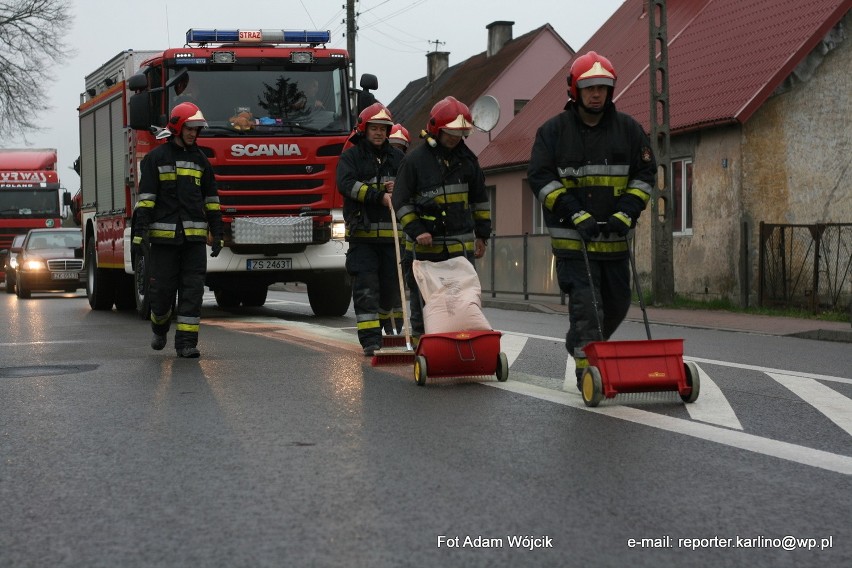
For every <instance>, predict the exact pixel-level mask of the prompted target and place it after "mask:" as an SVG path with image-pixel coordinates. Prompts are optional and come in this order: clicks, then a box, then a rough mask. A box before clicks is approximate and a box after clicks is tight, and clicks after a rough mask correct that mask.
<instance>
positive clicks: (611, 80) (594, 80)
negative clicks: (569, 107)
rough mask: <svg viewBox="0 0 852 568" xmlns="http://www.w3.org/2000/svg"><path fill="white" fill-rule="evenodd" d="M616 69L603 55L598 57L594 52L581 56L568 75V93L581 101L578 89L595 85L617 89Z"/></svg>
mask: <svg viewBox="0 0 852 568" xmlns="http://www.w3.org/2000/svg"><path fill="white" fill-rule="evenodd" d="M616 78H617V77H616V74H615V68H614V67H613V66H612V63H610V62H609V59H607V58H606V57H604V56H603V55H598V54H597V53H595V52H594V51H590V52H589V53H587V54H585V55H581V56H580V57H578V58H577V59H575V60H574V63H572V64H571V71H570V72H569V73H568V92H569V94H570V95H571V98H572V99H574V100H575V101H576V100H579V99H578V97H579V95H578V94H577V89H584V88H586V87H591V86H593V85H606V86H607V87H611V88H612V89H613V90H614V89H615V79H616Z"/></svg>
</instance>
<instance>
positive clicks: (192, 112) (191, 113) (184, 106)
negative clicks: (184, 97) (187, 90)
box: [169, 103, 207, 136]
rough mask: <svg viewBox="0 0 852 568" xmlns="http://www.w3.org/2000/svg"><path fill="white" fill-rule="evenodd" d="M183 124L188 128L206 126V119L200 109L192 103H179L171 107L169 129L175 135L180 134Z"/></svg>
mask: <svg viewBox="0 0 852 568" xmlns="http://www.w3.org/2000/svg"><path fill="white" fill-rule="evenodd" d="M184 126H189V127H190V128H194V127H196V126H207V121H206V120H205V119H204V115H203V114H201V109H199V108H198V107H197V106H195V105H194V104H192V103H180V104H179V105H177V106H176V107H175V108H173V109H172V116H171V117H170V118H169V131H171V133H172V134H174V135H175V136H180V133H181V132H182V131H183V127H184Z"/></svg>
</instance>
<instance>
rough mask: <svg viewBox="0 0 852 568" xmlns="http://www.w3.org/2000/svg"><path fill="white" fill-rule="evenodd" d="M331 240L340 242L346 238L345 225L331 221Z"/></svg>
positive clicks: (341, 222)
mask: <svg viewBox="0 0 852 568" xmlns="http://www.w3.org/2000/svg"><path fill="white" fill-rule="evenodd" d="M331 238H332V239H337V240H339V241H342V240H343V239H345V238H346V223H344V222H343V221H333V222H332V223H331Z"/></svg>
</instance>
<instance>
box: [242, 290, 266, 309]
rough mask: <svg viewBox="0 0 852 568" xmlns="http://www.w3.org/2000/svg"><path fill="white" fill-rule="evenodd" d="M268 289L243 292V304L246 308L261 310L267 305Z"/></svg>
mask: <svg viewBox="0 0 852 568" xmlns="http://www.w3.org/2000/svg"><path fill="white" fill-rule="evenodd" d="M268 292H269V289H268V288H249V289H248V290H243V292H242V294H241V295H242V303H243V306H245V307H246V308H259V307H261V306H262V305H263V304H265V303H266V294H267V293H268Z"/></svg>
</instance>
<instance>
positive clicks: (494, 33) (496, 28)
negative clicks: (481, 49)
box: [485, 21, 515, 57]
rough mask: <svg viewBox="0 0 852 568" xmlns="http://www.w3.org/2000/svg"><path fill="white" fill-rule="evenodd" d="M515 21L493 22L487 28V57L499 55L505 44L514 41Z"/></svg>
mask: <svg viewBox="0 0 852 568" xmlns="http://www.w3.org/2000/svg"><path fill="white" fill-rule="evenodd" d="M514 25H515V22H506V21H500V22H491V23H490V24H488V25H487V26H485V28H486V29H487V30H488V50H487V51H486V53H485V56H486V57H491V56H492V55H497V52H498V51H500V50H501V49H503V46H504V45H506V44H507V43H509V42H510V41H512V26H514Z"/></svg>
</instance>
